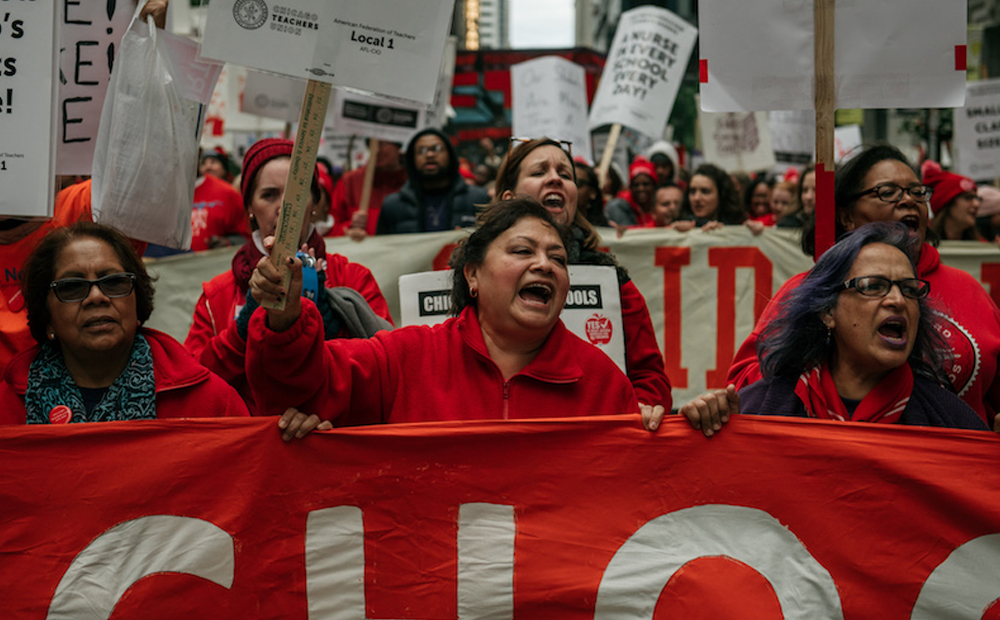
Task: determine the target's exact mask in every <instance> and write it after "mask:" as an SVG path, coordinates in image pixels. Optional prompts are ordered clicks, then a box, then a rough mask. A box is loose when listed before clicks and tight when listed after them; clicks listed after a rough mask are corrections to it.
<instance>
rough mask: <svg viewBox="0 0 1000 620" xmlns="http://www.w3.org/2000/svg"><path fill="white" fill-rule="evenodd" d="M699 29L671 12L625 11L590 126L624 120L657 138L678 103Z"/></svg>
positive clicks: (656, 9) (654, 9)
mask: <svg viewBox="0 0 1000 620" xmlns="http://www.w3.org/2000/svg"><path fill="white" fill-rule="evenodd" d="M697 38H698V29H697V28H695V27H694V26H692V25H691V24H689V23H687V22H686V21H684V20H683V19H681V18H680V17H677V16H676V15H674V14H673V13H671V12H670V11H668V10H666V9H662V8H659V7H655V6H641V7H638V8H635V9H632V10H630V11H626V12H624V13H622V15H621V19H620V20H619V21H618V29H617V30H616V31H615V38H614V41H613V42H612V43H611V48H610V51H609V52H608V60H607V62H606V63H605V64H604V72H603V73H602V74H601V82H600V85H599V86H598V87H597V93H596V94H595V95H594V101H593V104H592V106H591V108H590V128H591V129H596V128H597V127H600V126H601V125H608V124H611V123H621V124H622V125H626V126H628V127H631V128H633V129H635V130H637V131H640V132H642V133H644V134H646V135H647V136H650V137H652V138H654V139H658V138H660V136H662V135H663V128H664V127H665V126H666V124H667V119H668V118H669V117H670V111H671V110H673V108H674V100H675V99H676V98H677V91H678V89H679V88H680V86H681V81H682V80H683V79H684V71H685V70H686V69H687V64H688V58H690V56H691V50H692V49H693V48H694V43H695V40H696V39H697Z"/></svg>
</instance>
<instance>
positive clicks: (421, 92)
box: [202, 0, 454, 104]
mask: <svg viewBox="0 0 1000 620" xmlns="http://www.w3.org/2000/svg"><path fill="white" fill-rule="evenodd" d="M453 6H454V0H424V1H422V2H408V3H403V4H401V3H399V2H396V1H393V0H366V1H365V2H352V1H350V0H334V1H331V0H214V1H213V2H212V3H211V4H210V5H209V8H208V21H207V23H206V26H205V38H204V41H203V43H202V54H203V55H204V56H206V57H208V58H215V59H218V60H225V61H227V62H232V63H236V64H240V65H245V66H248V67H253V68H256V69H262V70H264V71H272V72H274V73H281V74H284V75H290V76H293V77H299V78H306V79H311V80H320V81H323V82H330V83H331V84H335V85H337V86H347V87H351V88H357V89H360V90H364V91H369V92H372V93H376V94H379V95H385V96H390V97H399V98H402V99H407V100H411V101H419V102H421V103H425V104H430V103H433V101H434V91H435V88H436V85H437V77H438V72H439V70H440V67H441V55H442V54H443V53H444V46H445V41H446V40H447V38H448V27H449V25H450V23H451V16H452V15H451V14H452V10H453Z"/></svg>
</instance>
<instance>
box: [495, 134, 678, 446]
mask: <svg viewBox="0 0 1000 620" xmlns="http://www.w3.org/2000/svg"><path fill="white" fill-rule="evenodd" d="M564 146H568V145H565V144H564V143H560V142H557V141H555V140H551V139H549V138H539V139H534V140H526V141H520V142H519V143H518V144H517V146H514V147H513V148H512V149H511V150H510V152H509V153H508V154H507V158H506V159H505V160H504V162H503V164H502V165H501V166H500V170H499V171H498V172H497V182H496V196H497V200H510V199H511V198H514V197H515V196H527V197H529V198H533V199H535V200H537V201H538V202H540V203H541V204H542V206H543V207H545V208H546V209H547V210H548V212H549V213H551V214H552V217H553V219H554V220H555V221H556V223H557V224H559V225H561V226H565V227H568V228H569V229H570V232H571V233H572V234H571V241H570V244H569V247H568V248H567V250H568V252H567V253H568V256H569V262H570V264H573V265H608V266H611V267H615V268H616V269H617V270H618V283H619V288H620V289H621V301H622V322H623V324H624V328H625V367H626V370H627V374H628V378H629V379H630V380H631V381H632V386H633V387H634V388H635V393H636V396H637V397H638V398H639V403H640V405H641V407H642V412H643V421H644V423H645V424H646V426H647V428H649V429H655V428H656V427H657V426H659V421H660V419H661V418H662V416H663V413H664V412H665V411H670V408H671V405H672V403H673V398H672V396H671V394H670V381H669V379H667V375H666V372H665V370H664V367H663V355H662V354H661V353H660V348H659V345H657V343H656V333H655V332H654V331H653V322H652V320H650V318H649V309H648V308H647V307H646V300H645V298H644V297H643V296H642V293H640V292H639V289H638V288H636V286H635V284H634V283H633V282H632V280H631V279H630V278H629V276H628V273H627V272H626V271H625V269H624V268H622V267H621V266H619V265H618V262H617V261H616V260H615V257H614V256H612V255H611V254H608V253H607V252H601V251H599V250H598V249H597V246H598V244H599V242H600V237H598V235H597V231H596V230H594V227H593V226H591V224H590V222H588V221H587V219H586V217H584V215H583V212H582V210H580V209H578V208H577V207H578V195H579V192H578V189H577V186H576V178H575V176H576V175H575V169H574V166H573V158H572V155H571V154H570V153H569V151H568V149H567V148H564Z"/></svg>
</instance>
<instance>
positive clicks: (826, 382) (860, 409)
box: [681, 223, 988, 436]
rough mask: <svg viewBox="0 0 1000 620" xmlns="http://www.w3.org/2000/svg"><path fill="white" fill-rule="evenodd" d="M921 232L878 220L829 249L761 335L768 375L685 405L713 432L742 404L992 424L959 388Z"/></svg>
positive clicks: (772, 411) (845, 417) (980, 426)
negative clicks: (919, 262)
mask: <svg viewBox="0 0 1000 620" xmlns="http://www.w3.org/2000/svg"><path fill="white" fill-rule="evenodd" d="M919 245H920V244H919V241H918V240H917V238H916V237H915V236H911V235H910V234H909V233H908V229H907V228H906V227H905V226H904V225H902V224H899V223H873V224H867V225H865V226H862V227H861V228H858V229H857V230H855V231H854V232H852V233H850V234H848V235H847V236H846V237H844V238H843V239H842V240H841V241H840V242H839V243H837V244H836V245H835V246H834V247H833V248H831V249H830V250H829V251H828V252H826V253H825V254H824V255H823V256H822V257H821V258H820V259H819V261H818V262H817V263H816V266H815V267H813V269H812V270H811V271H810V272H809V274H808V275H807V276H806V277H805V278H804V279H802V281H801V282H800V283H799V285H798V286H797V287H796V288H795V290H793V291H791V292H789V294H788V296H787V297H785V299H784V301H783V303H782V306H781V310H780V311H779V313H778V316H777V317H776V320H774V321H771V322H770V323H769V324H768V325H767V327H766V328H765V329H764V331H763V332H762V334H761V337H760V340H759V341H758V343H757V350H758V352H759V355H760V360H761V369H762V371H763V375H764V378H763V379H762V380H760V381H758V382H756V383H754V384H752V385H749V386H747V387H745V388H743V389H742V390H740V391H739V392H737V391H736V388H735V386H729V388H727V389H725V390H715V391H713V392H709V393H707V394H704V395H702V396H700V397H698V398H696V399H694V400H693V401H691V402H690V403H688V404H686V405H684V407H682V408H681V413H682V414H683V415H685V416H686V417H687V418H688V419H689V420H690V421H691V423H692V425H694V426H695V428H700V429H701V430H702V432H704V433H705V435H706V436H711V435H713V434H714V433H715V432H716V431H718V430H719V429H720V428H721V426H722V424H724V423H725V422H727V421H728V420H729V416H730V415H732V414H734V413H755V414H762V415H787V416H799V417H810V418H819V419H823V420H839V421H852V422H869V423H878V424H913V425H920V426H938V427H948V428H965V429H973V430H988V428H987V426H986V423H985V422H984V421H983V420H982V419H981V418H980V417H979V416H978V415H977V414H976V412H975V411H973V410H972V409H971V408H970V407H969V406H968V405H967V404H965V403H963V402H962V401H961V399H959V398H958V397H957V396H956V395H955V394H954V393H952V392H950V391H948V390H946V389H945V388H943V387H941V385H942V384H948V377H947V376H945V375H944V372H943V369H942V365H941V360H942V358H943V356H945V355H946V350H947V348H946V345H945V343H944V342H943V341H942V338H941V336H940V334H939V329H940V326H939V325H937V323H936V317H935V315H934V314H933V313H932V312H931V310H930V304H929V303H928V301H927V295H928V293H929V292H930V291H931V290H932V288H933V287H932V286H931V284H930V283H929V282H928V281H927V280H923V279H921V278H918V277H916V272H915V270H914V266H915V265H914V263H915V260H913V259H911V257H914V258H915V257H916V255H917V254H918V253H919V251H920V247H919Z"/></svg>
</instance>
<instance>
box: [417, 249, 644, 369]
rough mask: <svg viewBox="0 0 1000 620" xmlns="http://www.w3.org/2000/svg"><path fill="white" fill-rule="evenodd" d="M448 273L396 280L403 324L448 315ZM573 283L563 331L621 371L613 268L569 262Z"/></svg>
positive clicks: (620, 325)
mask: <svg viewBox="0 0 1000 620" xmlns="http://www.w3.org/2000/svg"><path fill="white" fill-rule="evenodd" d="M452 273H453V272H452V271H451V270H450V269H448V270H442V271H425V272H423V273H413V274H408V275H404V276H400V278H399V310H400V316H401V317H402V324H403V325H404V326H405V325H438V324H440V323H444V322H445V321H447V320H448V319H449V318H450V317H451V314H450V310H451V282H452ZM569 280H570V282H571V283H572V284H571V285H570V287H569V293H568V294H567V295H566V305H565V306H563V311H562V314H560V315H559V318H560V319H562V322H563V324H565V325H566V329H568V330H569V331H571V332H573V333H574V334H576V335H577V336H578V337H580V338H581V339H582V340H585V341H586V342H589V343H591V344H592V345H594V346H596V347H597V348H598V349H600V350H602V351H604V352H605V353H606V354H607V355H608V357H610V358H611V359H612V361H614V363H616V364H618V367H619V368H621V369H622V372H625V331H624V330H625V327H624V323H623V322H622V299H621V290H620V289H619V288H618V274H617V272H616V271H615V269H614V268H613V267H604V266H600V265H571V266H570V268H569Z"/></svg>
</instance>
